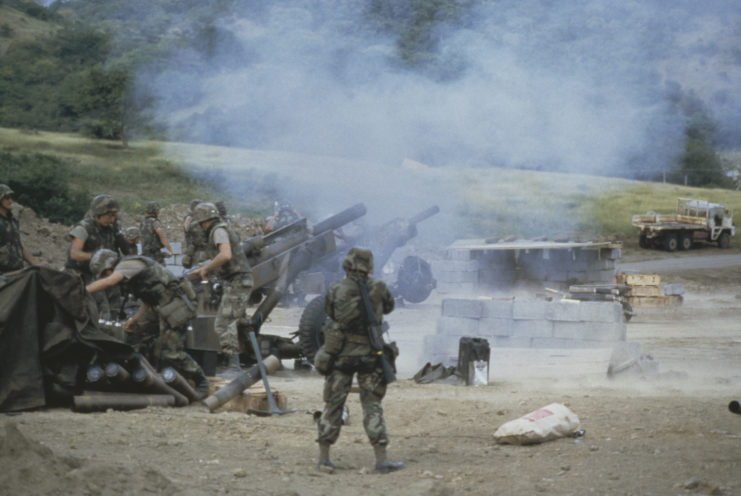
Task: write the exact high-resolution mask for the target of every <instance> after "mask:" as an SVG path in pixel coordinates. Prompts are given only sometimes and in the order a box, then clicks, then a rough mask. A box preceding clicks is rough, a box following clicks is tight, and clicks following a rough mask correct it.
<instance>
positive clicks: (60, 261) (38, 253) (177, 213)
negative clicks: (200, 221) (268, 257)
mask: <svg viewBox="0 0 741 496" xmlns="http://www.w3.org/2000/svg"><path fill="white" fill-rule="evenodd" d="M188 209H189V205H187V204H173V205H170V206H167V207H164V208H162V210H160V214H159V219H160V222H162V225H163V227H164V229H165V234H166V235H167V238H168V239H169V240H170V242H171V243H183V242H184V240H185V235H184V232H183V219H185V216H186V214H187V213H188ZM13 215H15V216H16V218H17V219H18V221H19V223H20V228H21V239H22V242H23V246H24V247H25V248H26V249H27V250H28V251H29V252H31V254H32V255H33V256H34V257H36V259H37V260H39V261H40V262H46V263H48V264H49V265H50V266H51V267H53V268H55V269H62V268H63V267H64V263H65V262H66V261H67V251H68V250H69V243H70V242H69V240H68V239H67V234H68V233H69V231H70V229H72V228H71V227H70V226H65V225H64V224H56V223H54V222H49V220H48V219H45V218H43V217H39V216H38V215H36V212H34V211H33V209H31V208H29V207H24V206H23V205H20V204H18V203H14V204H13ZM143 218H144V214H143V212H142V213H131V212H126V211H121V212H119V220H120V223H121V227H122V228H123V229H125V228H127V227H130V226H137V227H138V226H139V225H140V224H141V221H142V219H143ZM230 218H231V221H232V227H233V228H234V230H235V231H236V232H237V234H239V237H240V238H241V239H242V240H245V239H247V238H250V237H252V236H256V235H258V234H262V232H263V230H262V226H263V219H260V218H257V217H243V216H241V215H239V214H236V215H232V216H230Z"/></svg>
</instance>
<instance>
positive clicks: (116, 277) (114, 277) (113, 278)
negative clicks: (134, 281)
mask: <svg viewBox="0 0 741 496" xmlns="http://www.w3.org/2000/svg"><path fill="white" fill-rule="evenodd" d="M123 278H124V275H123V274H122V273H121V272H113V273H112V274H111V275H109V276H106V277H104V278H102V279H98V280H97V281H94V282H91V283H90V284H88V285H87V286H85V290H86V291H87V292H88V293H95V292H96V291H102V290H104V289H108V288H110V287H111V286H115V285H116V284H118V283H119V282H121V281H122V280H123Z"/></svg>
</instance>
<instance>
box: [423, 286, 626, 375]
mask: <svg viewBox="0 0 741 496" xmlns="http://www.w3.org/2000/svg"><path fill="white" fill-rule="evenodd" d="M626 329H627V328H626V323H625V319H624V317H623V309H622V305H620V304H619V303H615V302H596V301H594V302H592V301H572V300H562V301H546V300H537V299H532V300H525V299H516V298H506V299H505V298H502V299H499V298H449V299H445V300H443V302H442V311H441V315H440V317H439V318H438V321H437V330H436V334H434V335H429V336H425V340H424V352H423V354H422V356H423V359H424V361H431V362H432V363H444V364H445V365H446V366H451V365H455V364H456V363H457V358H458V343H459V341H460V338H461V337H479V338H485V339H487V340H488V341H489V345H490V346H491V347H492V349H494V348H536V349H537V348H612V347H613V346H614V345H615V343H617V342H620V341H625V339H626Z"/></svg>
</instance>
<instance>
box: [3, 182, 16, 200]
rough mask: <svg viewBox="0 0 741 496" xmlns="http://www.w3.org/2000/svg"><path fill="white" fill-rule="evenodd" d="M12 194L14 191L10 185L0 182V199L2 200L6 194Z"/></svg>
mask: <svg viewBox="0 0 741 496" xmlns="http://www.w3.org/2000/svg"><path fill="white" fill-rule="evenodd" d="M14 194H15V191H13V190H12V189H10V186H8V185H7V184H0V200H2V199H3V198H5V197H6V196H8V195H14Z"/></svg>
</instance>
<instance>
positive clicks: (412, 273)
mask: <svg viewBox="0 0 741 496" xmlns="http://www.w3.org/2000/svg"><path fill="white" fill-rule="evenodd" d="M396 281H397V283H396V291H397V292H398V294H394V296H401V297H402V298H404V299H405V300H406V301H408V302H411V303H422V302H423V301H425V300H426V299H427V298H428V297H429V296H430V293H431V292H432V289H433V288H434V287H435V286H437V281H435V278H434V277H432V270H431V269H430V264H429V263H427V262H426V261H425V260H423V259H422V258H420V257H418V256H415V255H409V256H408V257H406V258H405V259H404V262H403V263H402V264H401V267H400V268H399V272H398V274H397V275H396Z"/></svg>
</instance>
